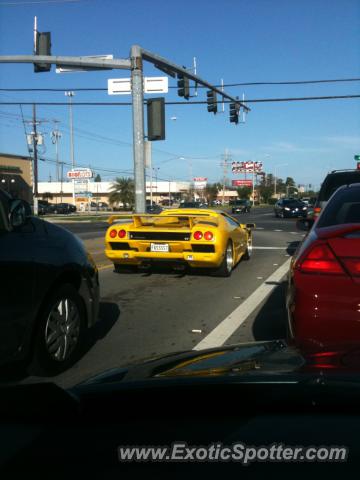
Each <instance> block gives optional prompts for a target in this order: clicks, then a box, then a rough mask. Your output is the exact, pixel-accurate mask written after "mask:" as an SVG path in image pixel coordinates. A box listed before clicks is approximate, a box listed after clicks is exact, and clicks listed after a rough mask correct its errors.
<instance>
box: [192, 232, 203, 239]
mask: <svg viewBox="0 0 360 480" xmlns="http://www.w3.org/2000/svg"><path fill="white" fill-rule="evenodd" d="M202 236H203V234H202V232H199V231H196V232H194V235H193V237H194V238H195V240H201V239H202Z"/></svg>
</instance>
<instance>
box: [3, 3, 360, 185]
mask: <svg viewBox="0 0 360 480" xmlns="http://www.w3.org/2000/svg"><path fill="white" fill-rule="evenodd" d="M34 15H37V16H38V29H39V31H51V33H52V45H53V46H52V53H53V54H54V55H56V54H57V55H96V54H107V53H112V54H114V56H115V57H122V58H126V57H128V55H129V50H130V46H131V45H132V44H140V45H141V46H143V47H144V48H146V49H148V50H151V51H154V52H156V53H158V54H160V55H163V56H165V57H167V58H168V59H170V60H172V61H174V62H175V63H178V64H181V65H186V66H189V67H190V66H191V64H192V58H193V57H194V56H196V58H197V63H198V73H199V75H200V76H202V77H203V78H206V79H207V80H209V81H211V82H214V83H219V81H220V78H223V79H224V81H225V83H236V82H263V81H284V80H311V79H334V78H352V77H360V29H359V24H360V2H359V1H358V0H301V1H300V0H298V1H295V0H291V1H290V0H222V1H221V2H218V1H213V0H207V1H204V0H198V1H197V2H193V1H189V0H182V1H181V2H175V1H170V0H138V1H137V2H135V1H131V0H79V1H72V2H69V1H63V2H60V1H59V2H56V1H54V0H44V1H41V0H37V1H35V0H34V1H32V0H19V1H15V0H0V55H11V54H31V53H32V35H33V34H32V27H33V18H34ZM145 74H147V75H163V74H162V73H159V72H158V71H156V70H155V69H154V68H152V66H151V65H149V64H146V65H145ZM127 76H128V72H126V71H107V72H87V73H71V74H61V75H59V74H56V73H55V71H54V70H52V72H51V73H42V74H34V73H33V67H32V66H31V65H14V64H12V65H5V64H3V65H0V88H24V87H26V88H41V87H53V88H63V89H72V88H79V87H99V88H101V87H102V88H106V87H107V79H108V78H119V77H127ZM169 83H170V85H175V80H174V79H171V78H170V79H169ZM228 91H229V92H231V93H232V94H233V95H239V96H241V95H242V94H243V93H244V94H245V97H246V98H247V99H257V98H271V97H276V98H278V97H300V96H317V95H319V96H322V95H345V94H359V93H360V82H352V83H338V84H321V85H316V84H315V85H292V86H289V85H283V86H246V87H236V88H229V89H228ZM64 99H65V97H64V93H63V92H52V93H33V92H22V93H17V92H0V101H2V102H6V101H8V102H9V101H20V100H23V101H55V102H56V101H64ZM128 99H129V97H123V96H116V97H114V96H113V97H109V96H108V95H107V92H96V93H95V92H77V93H76V96H75V97H74V101H76V100H78V101H108V100H110V101H123V100H128ZM178 99H179V98H178V97H177V96H176V90H172V91H170V93H168V94H167V95H166V100H168V101H171V100H178ZM198 99H205V92H204V91H200V93H199V97H198ZM249 106H250V107H251V109H252V111H251V112H250V113H249V114H248V116H247V119H246V123H245V124H244V125H238V126H235V125H233V124H230V122H229V118H228V110H227V108H226V111H225V114H218V115H216V116H214V115H213V114H209V113H208V112H207V111H206V105H184V106H183V105H176V106H175V105H174V106H168V107H167V108H166V119H167V120H166V129H167V132H166V140H165V141H162V142H154V145H153V146H154V150H153V162H154V165H155V166H157V167H159V173H158V175H159V177H160V178H164V179H169V178H172V179H184V180H187V179H188V178H189V175H190V165H191V166H192V172H193V175H194V176H206V177H208V178H209V180H211V181H216V180H218V179H220V178H221V175H222V169H221V166H220V163H221V155H222V154H223V153H224V151H225V149H226V148H227V149H228V150H229V152H230V153H231V154H232V157H233V159H234V160H249V159H256V160H263V162H264V166H265V170H266V171H267V172H273V171H274V166H275V165H280V164H287V165H286V166H282V167H278V175H279V176H282V177H286V176H293V177H294V178H295V180H296V181H297V182H298V183H306V184H309V183H311V184H313V185H314V184H315V185H319V184H320V182H321V181H322V179H323V177H324V175H325V174H326V172H327V171H328V170H329V169H334V168H353V166H354V160H353V155H354V154H355V153H360V115H359V114H360V99H354V100H332V101H316V102H315V101H314V102H290V103H264V104H259V103H258V104H256V103H254V104H250V105H249ZM23 112H24V115H25V118H26V119H28V118H29V117H30V115H31V108H30V107H26V106H25V107H23ZM38 116H39V118H40V119H42V120H44V123H42V124H41V126H40V130H41V131H43V132H44V133H45V134H46V135H45V145H46V152H45V157H46V158H54V157H55V151H54V146H53V145H52V143H51V139H50V135H49V132H51V130H52V129H53V128H54V123H53V120H54V119H56V120H59V121H60V127H59V128H60V130H61V131H62V133H63V137H62V140H61V144H60V153H61V159H62V160H64V161H69V157H70V148H69V125H68V108H67V107H66V106H61V107H57V106H51V107H50V106H49V107H48V106H46V107H41V106H39V107H38ZM174 116H175V117H176V118H177V120H171V117H174ZM131 125H132V123H131V109H130V107H114V106H112V107H94V106H92V107H80V106H79V107H76V106H75V107H74V126H75V160H76V162H78V163H79V164H84V165H92V166H97V167H102V168H104V169H106V168H109V169H113V170H119V172H120V171H121V172H127V171H128V172H131V171H132V148H131V142H132V131H131ZM96 135H98V136H96ZM99 136H102V137H106V138H107V140H106V142H104V141H103V139H101V138H99ZM0 151H2V152H7V153H19V154H25V153H26V152H27V148H26V143H25V136H24V129H23V124H22V121H21V116H20V109H19V107H18V106H8V105H0ZM179 157H184V158H185V160H180V159H179ZM54 170H55V169H54V166H53V165H52V164H51V163H49V162H41V164H40V176H41V178H42V179H44V180H45V179H48V178H49V175H50V174H51V175H53V176H54ZM100 173H101V175H102V177H103V179H109V178H111V177H110V176H107V175H111V176H113V175H112V174H110V173H106V172H101V171H100ZM230 178H235V177H233V176H231V175H230Z"/></svg>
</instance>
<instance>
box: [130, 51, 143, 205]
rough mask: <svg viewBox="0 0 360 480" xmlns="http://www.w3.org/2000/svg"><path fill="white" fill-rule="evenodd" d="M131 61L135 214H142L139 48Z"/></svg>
mask: <svg viewBox="0 0 360 480" xmlns="http://www.w3.org/2000/svg"><path fill="white" fill-rule="evenodd" d="M130 59H131V92H132V114H133V152H134V178H135V212H136V213H144V212H145V209H146V184H145V161H144V157H145V155H144V153H145V150H144V108H143V105H144V91H143V88H144V87H143V65H142V56H141V48H140V47H139V46H138V45H133V46H132V47H131V52H130Z"/></svg>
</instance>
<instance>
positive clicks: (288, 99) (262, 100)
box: [0, 95, 360, 107]
mask: <svg viewBox="0 0 360 480" xmlns="http://www.w3.org/2000/svg"><path fill="white" fill-rule="evenodd" d="M353 98H360V95H326V96H314V97H286V98H254V99H249V100H246V101H245V102H246V103H270V102H273V103H276V102H303V101H314V100H344V99H353ZM224 103H232V102H230V101H229V100H225V101H224ZM34 104H35V105H42V106H49V105H51V106H64V105H68V104H67V103H66V102H23V101H21V102H0V105H34ZM165 104H166V105H206V104H207V101H206V100H205V101H203V100H198V101H190V102H182V101H176V102H165ZM73 105H77V106H84V107H86V106H104V107H106V106H130V105H132V104H131V102H73Z"/></svg>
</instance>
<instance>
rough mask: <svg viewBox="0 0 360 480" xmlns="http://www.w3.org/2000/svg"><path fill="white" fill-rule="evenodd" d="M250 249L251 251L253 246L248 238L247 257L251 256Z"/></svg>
mask: <svg viewBox="0 0 360 480" xmlns="http://www.w3.org/2000/svg"><path fill="white" fill-rule="evenodd" d="M252 251H253V246H252V241H251V240H250V241H249V242H248V245H247V253H248V256H249V257H251V254H252Z"/></svg>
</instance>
